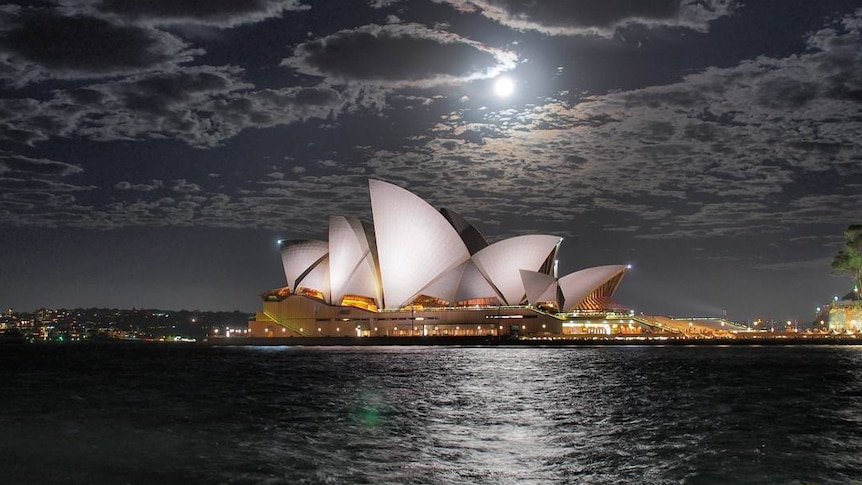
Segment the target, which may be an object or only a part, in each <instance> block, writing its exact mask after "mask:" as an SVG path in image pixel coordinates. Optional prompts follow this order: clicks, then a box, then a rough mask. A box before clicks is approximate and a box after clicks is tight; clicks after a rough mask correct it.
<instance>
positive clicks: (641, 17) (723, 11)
mask: <svg viewBox="0 0 862 485" xmlns="http://www.w3.org/2000/svg"><path fill="white" fill-rule="evenodd" d="M437 1H440V2H446V3H450V4H451V5H453V6H454V7H455V8H457V9H459V10H461V11H465V12H469V11H478V12H480V13H481V14H482V15H484V16H486V17H488V18H490V19H493V20H494V21H497V22H499V23H501V24H503V25H506V26H509V27H511V28H513V29H518V30H536V31H539V32H542V33H544V34H549V35H598V36H603V37H609V36H611V35H613V33H614V32H615V31H616V30H617V29H618V28H620V27H625V26H630V25H643V26H647V27H685V28H688V29H691V30H696V31H706V30H707V29H708V25H709V22H710V21H712V20H715V19H717V18H719V17H722V16H724V15H728V14H730V13H731V12H732V10H733V4H734V2H732V1H731V0H708V1H694V0H660V1H648V2H644V1H640V0H625V1H614V2H609V1H607V0H572V1H566V2H536V1H526V0H437Z"/></svg>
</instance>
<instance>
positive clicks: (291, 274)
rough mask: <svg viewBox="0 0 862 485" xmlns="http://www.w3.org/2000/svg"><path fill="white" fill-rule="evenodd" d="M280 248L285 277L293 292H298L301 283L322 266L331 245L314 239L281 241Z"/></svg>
mask: <svg viewBox="0 0 862 485" xmlns="http://www.w3.org/2000/svg"><path fill="white" fill-rule="evenodd" d="M279 246H280V247H281V264H282V266H283V267H284V277H285V278H286V279H287V286H288V287H289V288H290V289H291V291H293V290H296V287H297V286H298V284H299V281H300V280H301V279H302V278H303V277H304V276H305V275H306V274H307V273H308V272H310V271H311V270H313V269H314V267H315V266H316V265H318V264H320V263H321V261H323V258H324V256H326V253H327V252H328V251H329V243H327V242H326V241H317V240H314V239H303V240H289V241H280V242H279Z"/></svg>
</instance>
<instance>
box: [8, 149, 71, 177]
mask: <svg viewBox="0 0 862 485" xmlns="http://www.w3.org/2000/svg"><path fill="white" fill-rule="evenodd" d="M82 171H83V170H82V169H81V167H79V166H77V165H71V164H68V163H65V162H58V161H56V160H47V159H42V158H40V159H37V158H29V157H24V156H19V155H5V154H2V153H0V174H4V173H17V174H19V175H20V174H28V175H36V176H39V175H42V176H45V175H56V176H60V177H65V176H66V175H71V174H75V173H80V172H82Z"/></svg>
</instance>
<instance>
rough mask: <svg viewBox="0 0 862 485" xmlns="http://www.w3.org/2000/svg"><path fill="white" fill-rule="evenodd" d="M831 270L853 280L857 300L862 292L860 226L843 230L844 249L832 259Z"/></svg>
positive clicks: (861, 235) (851, 226) (861, 230)
mask: <svg viewBox="0 0 862 485" xmlns="http://www.w3.org/2000/svg"><path fill="white" fill-rule="evenodd" d="M832 270H833V271H835V272H836V273H847V274H849V275H850V277H851V278H853V284H854V285H855V290H856V293H855V296H856V298H858V297H859V291H862V224H853V225H850V226H847V229H845V230H844V247H843V248H841V249H839V250H838V253H837V254H835V258H834V259H832Z"/></svg>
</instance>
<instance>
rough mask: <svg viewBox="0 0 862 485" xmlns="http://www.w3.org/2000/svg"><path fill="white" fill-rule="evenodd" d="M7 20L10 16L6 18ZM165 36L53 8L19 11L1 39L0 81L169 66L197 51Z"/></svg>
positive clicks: (87, 75)
mask: <svg viewBox="0 0 862 485" xmlns="http://www.w3.org/2000/svg"><path fill="white" fill-rule="evenodd" d="M10 17H11V16H10ZM200 52H201V51H192V50H190V49H189V48H188V46H187V45H186V44H185V43H184V42H183V41H181V40H180V39H179V38H178V37H175V36H173V35H171V34H169V33H167V32H163V31H159V30H155V29H150V28H145V27H139V26H130V25H125V24H117V23H112V22H110V21H107V20H104V19H100V18H96V17H88V16H83V15H74V16H65V15H61V14H59V13H58V12H57V11H56V10H53V9H47V8H42V9H22V10H20V11H19V12H18V15H16V16H14V17H11V18H7V19H6V21H5V22H4V23H3V24H2V35H0V59H3V58H5V59H4V60H5V64H6V67H7V69H6V72H5V73H4V74H2V75H0V79H4V80H5V81H6V82H8V83H11V84H14V85H22V84H26V83H27V82H30V81H38V80H42V79H47V78H54V79H69V78H94V77H103V76H114V75H118V74H122V73H132V72H139V71H142V70H149V69H154V68H158V67H167V66H171V65H175V64H176V63H179V62H183V61H187V60H189V59H190V55H192V54H195V53H200Z"/></svg>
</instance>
